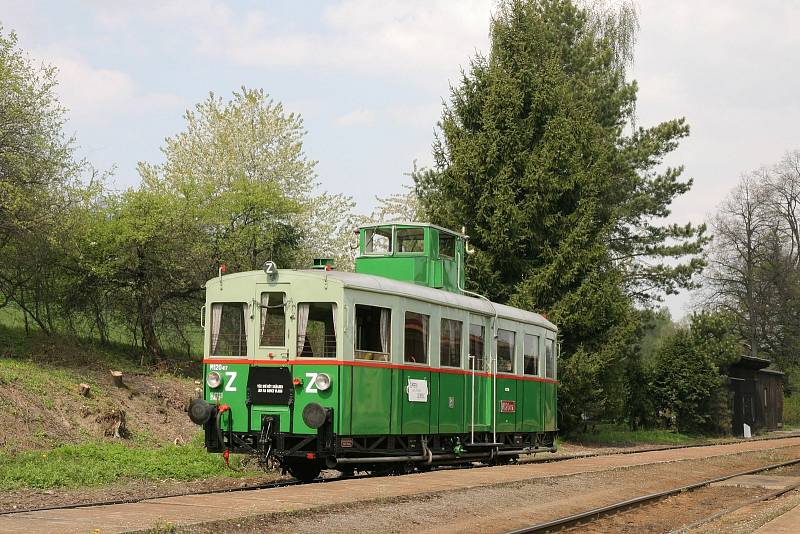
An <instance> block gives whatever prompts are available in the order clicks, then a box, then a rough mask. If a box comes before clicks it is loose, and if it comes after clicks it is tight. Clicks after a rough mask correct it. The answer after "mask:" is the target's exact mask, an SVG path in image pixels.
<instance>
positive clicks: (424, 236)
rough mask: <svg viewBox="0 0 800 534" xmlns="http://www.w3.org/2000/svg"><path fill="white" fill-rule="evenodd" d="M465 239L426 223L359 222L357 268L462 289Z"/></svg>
mask: <svg viewBox="0 0 800 534" xmlns="http://www.w3.org/2000/svg"><path fill="white" fill-rule="evenodd" d="M465 239H466V236H464V235H463V234H460V233H458V232H453V231H452V230H447V229H446V228H442V227H440V226H435V225H433V224H426V223H385V224H374V225H368V226H362V227H360V228H359V230H358V246H359V248H358V250H359V256H358V257H357V258H356V272H357V273H364V274H372V275H376V276H384V277H386V278H392V279H394V280H401V281H403V282H411V283H414V284H419V285H423V286H428V287H434V288H437V289H444V290H445V291H451V292H453V293H461V290H460V289H459V288H460V287H461V288H463V287H464V243H465Z"/></svg>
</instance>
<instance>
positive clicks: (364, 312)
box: [355, 304, 392, 362]
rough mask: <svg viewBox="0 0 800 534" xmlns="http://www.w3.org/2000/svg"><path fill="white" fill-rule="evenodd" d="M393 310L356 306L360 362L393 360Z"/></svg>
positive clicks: (356, 349)
mask: <svg viewBox="0 0 800 534" xmlns="http://www.w3.org/2000/svg"><path fill="white" fill-rule="evenodd" d="M391 333H392V310H390V309H389V308H381V307H378V306H367V305H365V304H356V347H355V356H356V358H357V359H359V360H375V361H379V362H388V361H389V360H391V357H390V351H391V349H390V347H391V342H392V338H391Z"/></svg>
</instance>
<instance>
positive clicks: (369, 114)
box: [334, 108, 375, 127]
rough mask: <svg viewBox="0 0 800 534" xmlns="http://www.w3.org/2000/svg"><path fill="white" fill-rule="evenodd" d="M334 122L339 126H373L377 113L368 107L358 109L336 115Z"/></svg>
mask: <svg viewBox="0 0 800 534" xmlns="http://www.w3.org/2000/svg"><path fill="white" fill-rule="evenodd" d="M334 122H335V123H336V124H337V125H338V126H344V127H350V126H372V125H373V124H374V123H375V113H374V112H373V111H370V110H368V109H364V108H361V109H356V110H353V111H351V112H350V113H345V114H344V115H340V116H338V117H336V119H335V120H334Z"/></svg>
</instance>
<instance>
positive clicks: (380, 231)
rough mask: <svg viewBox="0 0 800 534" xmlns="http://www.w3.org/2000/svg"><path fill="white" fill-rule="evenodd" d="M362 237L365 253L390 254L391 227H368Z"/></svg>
mask: <svg viewBox="0 0 800 534" xmlns="http://www.w3.org/2000/svg"><path fill="white" fill-rule="evenodd" d="M364 239H365V243H364V244H365V247H364V251H365V252H366V253H367V254H391V252H392V229H391V228H368V229H367V230H366V232H365V234H364Z"/></svg>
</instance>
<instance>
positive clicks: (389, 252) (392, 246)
mask: <svg viewBox="0 0 800 534" xmlns="http://www.w3.org/2000/svg"><path fill="white" fill-rule="evenodd" d="M379 229H383V230H385V229H388V230H389V250H387V251H385V252H374V251H373V252H369V251H368V250H367V234H368V233H369V232H370V231H372V232H373V234H374V233H376V230H379ZM380 235H381V236H382V237H386V236H384V235H383V234H380ZM373 239H374V238H373ZM394 241H395V227H394V226H370V227H369V228H365V229H364V255H365V256H391V255H392V254H394V250H395V242H394Z"/></svg>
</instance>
